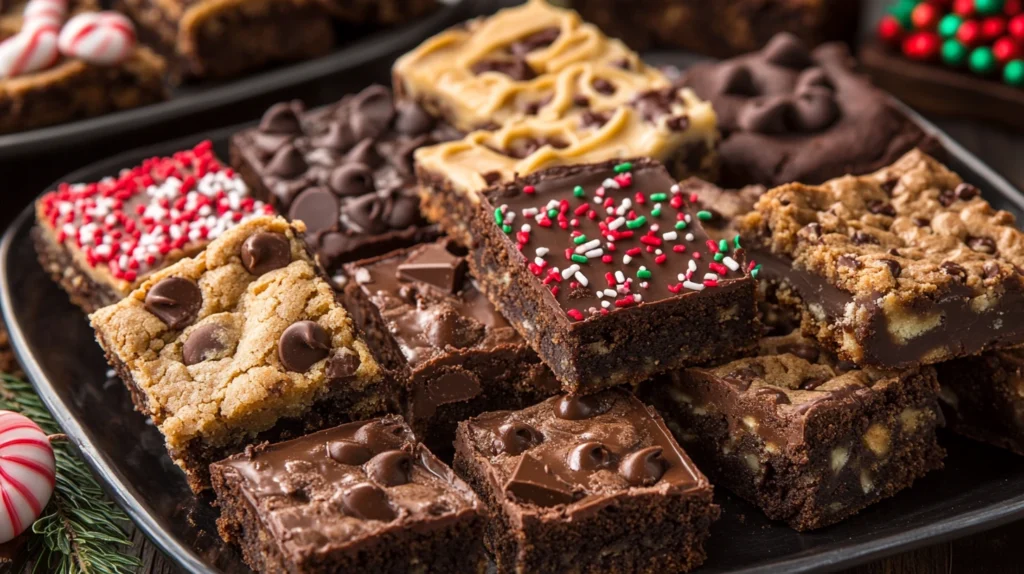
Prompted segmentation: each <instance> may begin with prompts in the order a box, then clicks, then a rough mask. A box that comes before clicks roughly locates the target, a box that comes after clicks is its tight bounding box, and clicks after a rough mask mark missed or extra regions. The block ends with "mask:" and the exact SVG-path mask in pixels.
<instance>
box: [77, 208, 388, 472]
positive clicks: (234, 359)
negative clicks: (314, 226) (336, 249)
mask: <svg viewBox="0 0 1024 574" xmlns="http://www.w3.org/2000/svg"><path fill="white" fill-rule="evenodd" d="M303 232H304V229H303V227H302V224H301V223H295V224H292V225H289V224H288V223H286V222H285V221H284V219H282V218H280V217H278V218H270V217H259V218H254V219H252V220H250V221H248V222H246V223H243V224H241V225H239V226H237V227H235V228H233V229H231V230H229V231H227V232H225V233H224V234H223V235H221V236H220V237H219V238H218V239H217V240H215V241H213V242H211V243H210V245H209V246H207V248H206V249H205V250H204V251H202V252H200V253H199V254H197V255H196V256H195V257H193V258H186V259H183V260H181V261H179V262H177V263H176V264H174V265H171V266H170V267H167V268H166V269H163V270H161V271H159V272H156V273H154V274H152V275H151V276H150V277H149V278H148V279H146V280H145V281H144V282H143V283H142V284H141V285H140V286H139V287H138V288H137V289H136V290H134V291H133V292H132V293H131V294H130V295H129V296H128V297H127V298H126V299H124V300H122V301H121V302H119V303H116V304H114V305H111V306H109V307H104V308H103V309H100V310H99V311H97V312H95V313H93V314H92V315H91V316H90V321H91V322H92V326H93V328H94V329H95V330H96V338H97V340H98V341H99V343H100V346H101V347H103V350H104V351H105V352H106V355H107V361H108V362H109V363H110V364H111V366H113V367H114V368H115V370H116V371H117V373H118V375H120V377H121V378H122V380H124V382H125V383H126V384H127V385H128V388H129V390H130V391H131V393H132V399H133V401H134V402H135V407H136V409H137V410H138V411H139V412H141V413H143V414H145V415H147V416H149V417H150V418H151V419H152V420H153V423H154V424H155V425H156V427H157V428H158V429H159V430H160V432H161V433H162V434H163V435H164V438H165V440H166V442H167V450H168V452H169V453H170V455H171V458H172V459H173V460H174V462H175V463H176V464H177V465H178V466H180V467H181V468H182V470H183V471H185V474H186V476H187V478H188V482H189V486H191V487H192V489H193V490H194V491H197V492H198V491H200V490H202V489H204V488H207V487H209V469H208V466H209V464H210V463H211V462H213V461H215V460H219V459H221V458H224V457H225V456H228V455H230V454H234V453H236V452H239V451H241V450H242V449H243V448H244V447H245V446H246V445H247V444H250V443H253V442H257V441H260V440H278V439H283V438H290V437H292V436H297V435H299V434H303V433H305V432H311V431H316V430H320V429H322V428H325V427H328V426H331V425H336V424H339V423H342V422H347V421H350V420H358V419H362V418H367V417H370V416H373V415H375V414H378V413H382V412H387V411H390V410H394V409H395V408H397V392H396V391H395V389H393V385H392V384H391V383H390V382H389V381H388V380H386V379H385V378H384V377H382V371H381V368H380V366H379V365H378V364H377V362H376V360H375V359H374V358H373V356H372V355H371V353H370V350H369V348H368V347H367V346H366V344H365V343H364V342H363V341H362V339H360V338H359V336H358V335H357V333H356V329H355V327H354V326H353V325H352V320H351V318H350V317H349V315H348V313H347V312H346V311H345V309H344V308H342V307H341V305H339V304H338V303H337V302H336V301H335V295H334V292H333V290H332V289H331V286H330V285H329V284H328V282H327V281H326V280H325V279H324V278H323V277H321V275H320V272H319V271H318V270H317V267H316V264H315V263H314V261H313V259H312V257H310V255H309V254H308V253H307V252H306V248H305V245H304V243H303V241H302V239H301V237H302V234H303Z"/></svg>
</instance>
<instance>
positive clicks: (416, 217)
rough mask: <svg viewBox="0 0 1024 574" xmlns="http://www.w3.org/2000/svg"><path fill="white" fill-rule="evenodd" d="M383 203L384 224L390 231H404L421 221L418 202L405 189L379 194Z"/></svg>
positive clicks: (413, 195)
mask: <svg viewBox="0 0 1024 574" xmlns="http://www.w3.org/2000/svg"><path fill="white" fill-rule="evenodd" d="M380 195H381V196H382V198H383V201H384V222H385V223H386V224H387V226H388V227H389V228H390V229H405V228H407V227H412V226H413V225H416V224H418V223H419V222H420V221H421V217H420V200H419V197H417V196H416V195H415V194H414V193H410V192H408V191H407V190H406V189H392V190H390V191H385V192H382V193H381V194H380Z"/></svg>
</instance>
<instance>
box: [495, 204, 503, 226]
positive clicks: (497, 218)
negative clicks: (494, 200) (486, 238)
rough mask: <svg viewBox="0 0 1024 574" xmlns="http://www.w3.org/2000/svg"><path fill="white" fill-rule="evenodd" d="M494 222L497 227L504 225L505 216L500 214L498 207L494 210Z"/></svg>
mask: <svg viewBox="0 0 1024 574" xmlns="http://www.w3.org/2000/svg"><path fill="white" fill-rule="evenodd" d="M494 222H495V223H497V224H498V225H501V224H503V223H505V214H504V213H502V212H501V208H500V207H496V208H495V209H494Z"/></svg>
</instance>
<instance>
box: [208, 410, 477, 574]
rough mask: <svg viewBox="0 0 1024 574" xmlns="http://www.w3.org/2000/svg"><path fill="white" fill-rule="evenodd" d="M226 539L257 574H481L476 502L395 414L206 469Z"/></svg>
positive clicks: (269, 447) (258, 449)
mask: <svg viewBox="0 0 1024 574" xmlns="http://www.w3.org/2000/svg"><path fill="white" fill-rule="evenodd" d="M210 472H211V474H212V476H213V486H214V490H215V491H216V492H217V501H218V505H219V506H220V509H221V518H220V520H219V521H218V525H219V527H220V532H221V535H222V536H223V537H224V539H225V540H227V541H228V542H231V543H235V544H237V545H239V546H240V547H241V549H242V555H243V557H244V558H245V561H246V563H247V564H248V565H249V566H250V567H251V568H252V569H253V570H255V571H257V572H294V573H303V574H312V573H328V572H395V573H397V572H466V573H478V574H483V572H484V571H485V570H486V567H487V556H486V555H485V554H484V551H483V544H482V543H481V538H482V527H483V517H482V511H483V505H482V504H481V502H480V500H479V499H478V498H477V496H476V495H475V494H474V493H473V490H472V489H470V487H469V486H468V485H467V484H466V483H465V482H463V481H462V480H460V479H459V478H458V477H457V476H455V473H453V472H452V470H451V469H450V468H448V467H447V466H445V465H444V463H442V462H441V461H440V460H438V459H437V458H436V457H435V456H434V455H433V454H431V453H430V451H429V450H427V449H426V448H425V447H424V446H423V445H422V444H420V443H419V442H418V441H417V440H416V438H415V437H414V436H413V434H412V431H411V430H410V429H409V427H408V426H406V425H405V423H404V422H403V421H402V419H401V418H400V417H395V416H386V417H384V418H382V419H374V420H369V421H362V422H354V423H349V424H345V425H342V426H339V427H335V428H332V429H328V430H324V431H320V432H317V433H314V434H311V435H307V436H304V437H302V438H298V439H295V440H290V441H286V442H281V443H276V444H263V445H260V446H256V447H250V448H249V449H247V450H246V451H245V452H244V453H241V454H237V455H235V456H232V457H231V458H228V459H226V460H222V461H220V462H217V463H215V464H213V465H211V467H210Z"/></svg>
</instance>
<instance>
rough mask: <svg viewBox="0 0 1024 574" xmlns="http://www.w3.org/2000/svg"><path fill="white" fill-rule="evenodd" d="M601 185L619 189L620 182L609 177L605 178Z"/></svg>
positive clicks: (606, 187)
mask: <svg viewBox="0 0 1024 574" xmlns="http://www.w3.org/2000/svg"><path fill="white" fill-rule="evenodd" d="M601 187H603V188H605V189H619V182H617V181H615V180H614V179H611V178H609V179H606V180H604V183H602V184H601Z"/></svg>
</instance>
